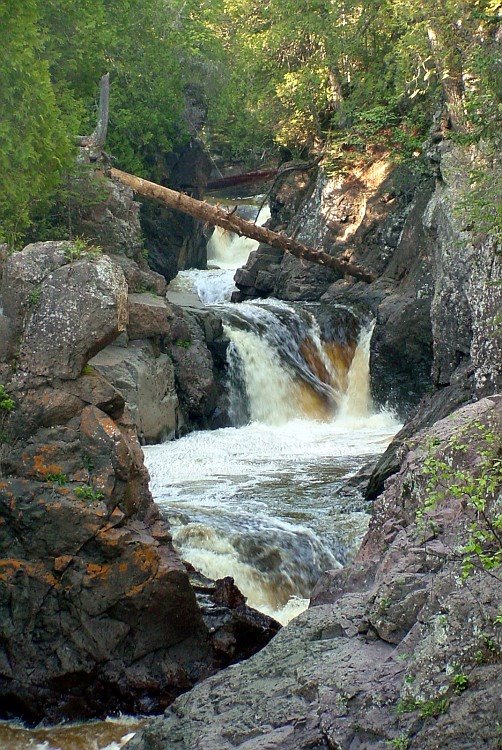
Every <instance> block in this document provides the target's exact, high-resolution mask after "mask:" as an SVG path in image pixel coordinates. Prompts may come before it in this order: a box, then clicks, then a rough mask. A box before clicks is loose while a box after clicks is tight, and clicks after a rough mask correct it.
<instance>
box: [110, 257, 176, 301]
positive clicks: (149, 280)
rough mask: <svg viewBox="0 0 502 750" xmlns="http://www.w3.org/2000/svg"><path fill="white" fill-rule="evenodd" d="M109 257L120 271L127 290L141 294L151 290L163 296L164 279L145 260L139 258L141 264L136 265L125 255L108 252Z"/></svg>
mask: <svg viewBox="0 0 502 750" xmlns="http://www.w3.org/2000/svg"><path fill="white" fill-rule="evenodd" d="M110 258H111V259H112V260H113V262H114V263H116V264H117V265H118V266H120V268H121V269H122V271H123V272H124V276H125V278H126V281H127V286H128V287H129V292H130V293H131V294H132V293H136V294H141V293H143V292H152V293H153V294H158V295H159V296H160V297H163V296H164V295H165V293H166V289H167V284H166V280H165V279H164V277H163V276H161V275H160V273H155V271H152V270H150V269H149V268H148V266H146V261H145V260H144V259H143V258H141V261H142V264H144V265H145V266H146V267H144V266H143V265H141V266H140V265H138V263H137V262H136V261H135V260H132V258H128V257H127V255H118V254H117V253H110Z"/></svg>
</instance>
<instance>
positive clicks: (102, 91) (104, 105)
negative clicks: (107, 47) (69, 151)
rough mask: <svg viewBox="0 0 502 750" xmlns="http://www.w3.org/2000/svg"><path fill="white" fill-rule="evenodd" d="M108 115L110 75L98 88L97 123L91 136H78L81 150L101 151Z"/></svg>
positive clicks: (105, 76)
mask: <svg viewBox="0 0 502 750" xmlns="http://www.w3.org/2000/svg"><path fill="white" fill-rule="evenodd" d="M109 114H110V74H109V73H106V75H104V76H103V77H102V78H101V81H100V86H99V110H98V123H97V125H96V127H95V128H94V132H93V133H92V134H91V135H79V136H78V137H77V143H78V145H79V146H82V147H83V148H90V149H98V150H99V149H102V148H103V146H104V145H105V142H106V134H107V132H108V118H109Z"/></svg>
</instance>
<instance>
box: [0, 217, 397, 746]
mask: <svg viewBox="0 0 502 750" xmlns="http://www.w3.org/2000/svg"><path fill="white" fill-rule="evenodd" d="M246 210H247V211H250V210H252V207H251V208H249V207H248V208H247V209H246ZM267 217H268V215H267V212H266V209H265V210H264V211H262V213H261V215H260V217H259V218H258V221H259V222H260V223H263V222H264V221H265V220H266V218H267ZM256 246H257V243H255V242H253V241H252V240H248V239H245V238H238V237H236V236H234V235H229V234H228V233H227V232H224V231H223V230H219V229H216V230H215V233H214V235H213V238H212V240H211V242H210V244H209V247H208V265H209V270H208V271H195V270H194V271H184V272H182V273H181V274H179V275H178V277H177V278H176V279H175V280H174V282H172V283H171V285H170V290H169V292H168V296H171V298H172V299H173V300H175V301H177V302H179V301H180V299H181V298H184V299H189V300H190V299H191V300H192V301H193V302H195V301H197V304H204V305H209V306H212V307H214V308H215V310H216V311H217V312H218V313H219V314H220V315H221V316H222V317H223V319H224V322H225V332H226V334H227V336H228V337H229V339H230V342H231V343H230V346H229V353H228V364H229V384H228V385H229V402H230V414H231V416H232V421H233V424H234V426H232V427H226V428H222V429H218V430H214V431H210V432H209V431H206V432H196V433H192V434H190V435H187V436H186V437H184V438H182V439H180V440H177V441H174V442H169V443H164V444H162V445H156V446H149V447H147V448H145V460H146V464H147V466H148V469H149V471H150V475H151V489H152V493H153V496H154V498H155V500H156V501H157V503H158V504H159V506H160V508H161V509H162V512H163V514H164V515H165V516H166V517H167V518H168V519H169V521H170V524H171V528H172V532H173V541H174V544H175V546H176V547H177V548H178V550H179V551H180V553H181V554H182V556H183V558H184V559H186V560H188V561H189V562H191V563H192V564H193V565H194V566H195V567H196V568H198V569H199V570H200V571H201V572H202V573H204V574H205V575H207V576H209V577H212V578H218V577H220V578H221V577H223V576H227V575H232V576H233V577H234V578H235V581H236V583H237V585H238V586H239V588H240V589H241V590H242V592H243V593H244V594H245V595H246V596H247V597H248V603H249V604H250V605H252V606H254V607H256V608H258V609H260V610H262V611H263V612H266V613H268V614H271V615H273V616H274V617H276V618H277V619H278V620H280V621H281V622H282V623H284V624H285V623H287V622H288V621H289V620H290V619H291V618H292V617H294V616H295V615H297V614H299V613H300V612H301V611H303V610H304V609H305V608H306V607H307V606H308V601H309V592H310V591H311V589H312V587H313V585H314V584H315V581H316V579H317V578H318V577H319V575H320V574H321V573H322V572H323V571H324V570H326V569H333V568H337V567H339V566H340V565H342V564H344V563H345V562H346V561H347V560H348V559H350V558H351V556H353V554H354V553H355V551H356V549H357V546H358V544H359V542H360V540H361V538H362V536H363V534H364V532H365V530H366V528H367V524H368V520H369V515H368V512H367V510H368V509H367V506H366V504H365V502H364V500H363V499H362V498H361V497H359V496H358V495H357V493H353V492H352V493H344V492H340V490H341V488H342V484H343V482H344V480H346V479H347V478H348V477H350V476H351V475H352V474H354V473H355V472H356V471H357V470H358V469H359V468H360V467H361V466H362V465H364V464H365V463H367V462H368V460H370V459H371V458H374V457H376V456H377V455H379V454H381V453H382V452H383V451H384V450H385V447H386V446H387V444H388V443H389V441H390V440H391V438H392V436H393V435H394V434H395V432H396V431H397V430H398V429H399V427H400V425H399V424H398V422H397V421H396V419H395V418H394V417H393V415H392V414H390V413H388V412H385V411H381V410H377V409H375V408H374V407H373V404H372V402H371V397H370V388H369V347H370V340H371V332H372V326H371V323H369V322H368V321H365V322H364V324H360V323H359V322H358V321H357V320H355V321H354V316H353V315H352V314H351V313H350V311H347V310H345V309H343V308H342V309H339V310H335V311H334V313H333V314H332V315H331V317H330V319H329V320H326V316H324V318H322V316H321V318H320V316H319V314H318V309H317V306H316V305H308V304H295V305H292V304H287V303H284V302H280V301H277V300H261V301H260V300H259V301H253V302H248V303H241V304H239V305H235V304H231V303H230V302H229V300H230V296H231V293H232V290H233V288H234V287H233V276H234V273H235V270H236V268H237V267H239V266H241V265H242V264H243V263H244V262H245V261H246V259H247V257H248V255H249V253H250V252H252V251H253V250H254V249H256ZM333 315H334V317H333ZM349 329H350V330H349ZM137 722H138V719H131V718H123V719H120V718H119V719H116V720H113V721H106V722H87V723H85V724H80V725H66V726H64V725H63V726H60V727H49V728H40V729H38V730H27V729H25V728H23V727H21V726H19V725H16V724H12V723H0V749H1V750H4V748H5V750H28V749H29V750H119V748H120V747H121V746H122V745H123V744H124V743H125V742H126V741H127V740H128V739H129V738H130V736H131V735H132V733H133V732H134V731H135V729H136V728H137Z"/></svg>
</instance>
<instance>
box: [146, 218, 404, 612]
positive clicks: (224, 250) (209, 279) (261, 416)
mask: <svg viewBox="0 0 502 750" xmlns="http://www.w3.org/2000/svg"><path fill="white" fill-rule="evenodd" d="M213 239H214V244H213V246H212V251H211V252H212V258H213V261H214V262H216V261H217V260H218V259H219V260H220V262H222V263H227V264H228V266H231V265H233V267H234V268H235V267H236V265H237V263H239V264H240V263H242V261H243V260H244V259H245V258H244V256H245V255H247V253H249V252H250V251H251V250H252V249H253V248H254V247H256V243H252V242H250V241H249V240H242V239H239V238H236V237H233V238H232V237H228V236H224V235H221V233H219V234H217V235H213ZM222 259H224V260H222ZM227 270H228V269H227ZM227 270H225V271H224V272H225V273H226V272H227ZM232 275H233V271H232ZM182 283H183V284H184V285H185V286H184V288H185V289H188V288H190V284H191V285H192V286H191V289H192V291H197V293H198V296H199V299H200V300H201V301H203V302H205V303H206V304H207V303H208V301H209V302H210V303H211V304H213V305H216V308H215V309H217V311H218V313H219V314H220V315H221V316H222V318H223V320H224V327H225V331H226V333H227V336H228V337H229V339H230V346H229V349H228V376H229V391H230V393H229V400H230V413H231V418H232V423H233V424H234V425H235V426H234V427H229V428H224V429H219V430H214V431H211V432H197V433H192V434H191V435H188V436H187V437H185V438H183V439H181V440H178V441H176V442H174V443H168V444H165V445H158V446H150V447H148V448H146V449H145V455H146V462H147V465H148V468H149V470H150V475H151V488H152V492H153V494H154V497H155V499H156V501H157V503H158V504H159V506H160V507H161V508H162V509H163V512H164V514H165V515H166V517H168V519H169V521H170V524H171V529H172V533H173V540H174V543H175V545H176V546H177V547H178V549H179V550H180V552H181V554H182V556H183V557H184V558H185V559H187V560H188V561H189V562H191V563H192V564H193V565H194V566H195V567H196V568H197V569H199V570H200V571H201V572H202V573H204V574H205V575H207V576H209V577H211V578H219V577H222V576H226V575H231V576H233V577H234V578H235V581H236V583H237V585H238V586H239V588H240V589H241V590H242V592H243V593H244V594H245V595H246V596H247V597H248V602H249V604H251V605H252V606H255V607H257V608H258V609H261V610H262V611H264V612H268V613H270V614H272V615H274V616H275V617H276V618H277V619H279V620H281V621H282V622H287V621H288V620H289V619H291V617H293V616H294V615H296V614H298V613H299V612H300V611H302V610H303V609H304V608H305V607H306V606H307V604H308V597H309V595H310V592H311V590H312V587H313V586H314V584H315V582H316V580H317V579H318V577H319V576H320V574H321V573H322V572H323V571H324V570H326V569H328V568H336V567H338V566H339V565H340V564H341V563H343V562H345V561H346V559H347V558H348V557H350V555H351V554H352V553H353V552H354V550H355V548H356V546H357V543H358V541H359V540H360V538H361V536H362V535H363V534H364V531H365V530H366V527H367V522H368V515H367V513H366V511H365V507H364V503H363V502H359V503H358V502H357V501H354V499H353V498H352V499H348V498H347V497H344V496H343V495H340V496H339V497H338V498H337V499H336V500H334V498H335V497H337V490H338V489H339V488H340V486H341V481H342V479H343V478H344V477H347V476H348V475H350V474H352V473H353V472H354V471H355V470H357V469H358V468H359V467H360V466H361V465H363V464H364V463H365V462H366V461H367V460H368V458H369V457H371V456H374V455H377V454H379V453H381V452H382V451H383V450H384V449H385V446H386V444H387V442H388V441H389V439H390V438H391V437H392V435H393V434H394V433H395V432H396V430H397V429H398V427H399V425H398V424H397V423H396V421H395V420H394V418H393V417H392V415H390V414H388V413H385V412H383V413H375V412H374V411H373V409H372V405H371V398H370V391H369V346H370V339H371V326H369V327H364V328H362V329H361V326H360V324H359V322H358V320H357V318H356V317H355V316H354V315H353V314H352V313H351V312H350V311H349V310H347V309H346V308H334V309H333V308H330V310H329V316H328V317H326V310H324V312H323V314H319V309H318V306H317V305H303V306H301V305H291V304H286V303H284V302H280V301H278V300H275V299H267V300H257V301H253V302H250V303H241V304H228V302H227V301H226V300H228V297H229V294H228V287H227V289H226V290H225V289H224V288H223V287H224V284H222V277H221V276H218V271H217V270H215V269H213V270H211V271H206V272H204V271H197V272H185V277H184V279H183V281H182ZM179 284H180V279H179V277H178V279H177V282H176V285H175V290H176V289H177V290H179V288H180V287H179Z"/></svg>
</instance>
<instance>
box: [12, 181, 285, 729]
mask: <svg viewBox="0 0 502 750" xmlns="http://www.w3.org/2000/svg"><path fill="white" fill-rule="evenodd" d="M115 209H116V211H117V215H115V214H114V210H115ZM97 210H98V209H97V208H95V209H93V211H97ZM114 215H115V219H114V218H113V217H114ZM100 216H104V217H105V225H106V227H103V224H102V222H101V221H100V220H99V218H100ZM125 216H127V222H126V221H125V218H124V217H125ZM124 222H125V223H124ZM126 225H127V226H126ZM91 228H92V233H91V235H92V234H94V237H96V236H97V237H98V238H99V239H104V238H105V235H106V237H107V238H108V241H107V243H106V249H107V251H108V252H109V254H104V253H103V252H102V251H101V249H100V248H98V247H97V245H95V244H92V240H89V241H88V242H87V243H83V242H82V241H80V240H79V241H78V242H47V243H35V244H32V245H29V246H28V247H26V248H25V249H24V250H23V251H21V252H18V253H14V254H12V255H9V254H8V253H7V252H4V251H3V250H2V255H1V260H2V262H1V264H0V277H1V279H2V284H1V289H0V308H1V309H0V332H1V334H2V337H1V340H0V383H1V384H2V386H3V387H5V389H6V392H7V393H8V398H7V399H6V400H5V401H2V408H1V409H0V706H1V715H2V717H9V716H14V717H22V718H24V719H26V720H28V721H34V722H37V721H39V720H41V719H46V720H52V721H54V720H58V719H60V718H82V717H86V716H104V715H106V714H107V713H109V712H116V711H127V712H130V713H145V712H146V713H148V712H152V711H159V710H161V709H162V708H164V707H165V706H166V705H168V704H169V703H170V702H171V701H172V700H173V699H174V698H175V697H176V696H177V695H179V694H180V692H183V691H184V690H187V689H189V688H190V687H191V686H192V685H193V684H194V683H195V682H197V681H198V680H199V679H202V678H203V677H206V676H208V675H209V674H212V673H214V671H216V670H217V669H219V668H221V667H222V666H225V665H227V664H228V663H230V662H232V661H234V660H236V659H239V658H243V657H245V656H248V655H249V654H250V653H253V652H254V651H255V650H256V649H258V648H259V647H260V646H262V645H263V644H264V643H265V642H266V641H267V640H269V638H270V637H271V636H272V635H273V634H274V633H275V632H277V629H278V627H279V626H278V625H277V623H274V621H272V620H271V619H270V618H266V617H265V616H262V615H259V614H258V613H256V612H254V611H253V610H251V609H249V608H248V607H247V606H246V605H245V602H244V601H243V598H242V596H241V595H240V593H239V592H238V591H237V590H236V589H235V587H234V586H233V583H232V581H231V580H224V581H220V582H217V583H216V584H215V583H214V582H212V581H208V580H204V579H202V578H201V577H197V576H194V572H193V571H192V570H190V569H188V568H187V567H186V566H185V565H184V564H183V562H182V561H181V560H180V558H179V556H178V554H177V553H176V552H175V550H174V548H173V546H172V542H171V536H170V533H169V529H168V526H167V525H166V523H165V522H164V521H163V520H162V518H161V517H160V515H159V511H158V509H157V507H156V506H155V504H154V503H153V500H152V497H151V494H150V491H149V488H148V473H147V471H146V469H145V466H144V462H143V454H142V451H141V448H140V441H142V442H152V441H156V440H159V439H161V438H163V437H169V436H174V435H175V434H179V433H180V432H183V431H184V430H188V429H192V428H193V427H197V426H207V424H208V422H209V421H210V419H211V418H212V415H213V413H214V411H215V409H216V406H217V403H218V400H219V398H220V395H221V391H222V389H221V385H220V384H219V382H218V380H217V378H216V375H215V371H216V369H217V367H216V355H215V357H214V358H213V356H212V354H211V352H210V349H209V346H210V345H212V344H213V342H217V340H218V339H219V338H221V321H218V320H217V319H214V320H213V319H211V320H209V319H208V318H207V316H204V315H202V314H201V315H200V316H199V317H197V314H195V313H189V312H185V311H184V310H182V309H181V308H176V307H171V306H170V305H169V304H168V303H167V301H166V300H165V298H164V292H165V287H166V284H165V280H164V278H163V277H161V276H160V275H158V274H156V273H154V272H152V271H150V270H149V269H148V266H147V265H146V263H144V261H143V260H142V256H141V254H140V253H139V248H138V246H137V244H136V242H137V237H138V236H139V224H138V211H137V210H136V205H135V204H134V202H133V201H132V195H131V194H130V193H129V192H128V191H125V192H124V191H123V190H122V189H120V190H118V191H117V189H116V186H115V185H113V184H110V185H109V195H108V197H107V199H106V206H105V207H104V209H103V211H98V214H95V216H94V221H89V224H88V229H89V230H90V229H91ZM114 233H115V236H117V234H118V235H120V237H121V238H122V239H123V242H122V241H120V242H116V244H113V242H111V240H110V237H112V236H114ZM224 346H225V343H224V342H222V343H221V342H218V343H215V345H214V348H215V350H219V349H221V348H223V349H224Z"/></svg>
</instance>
